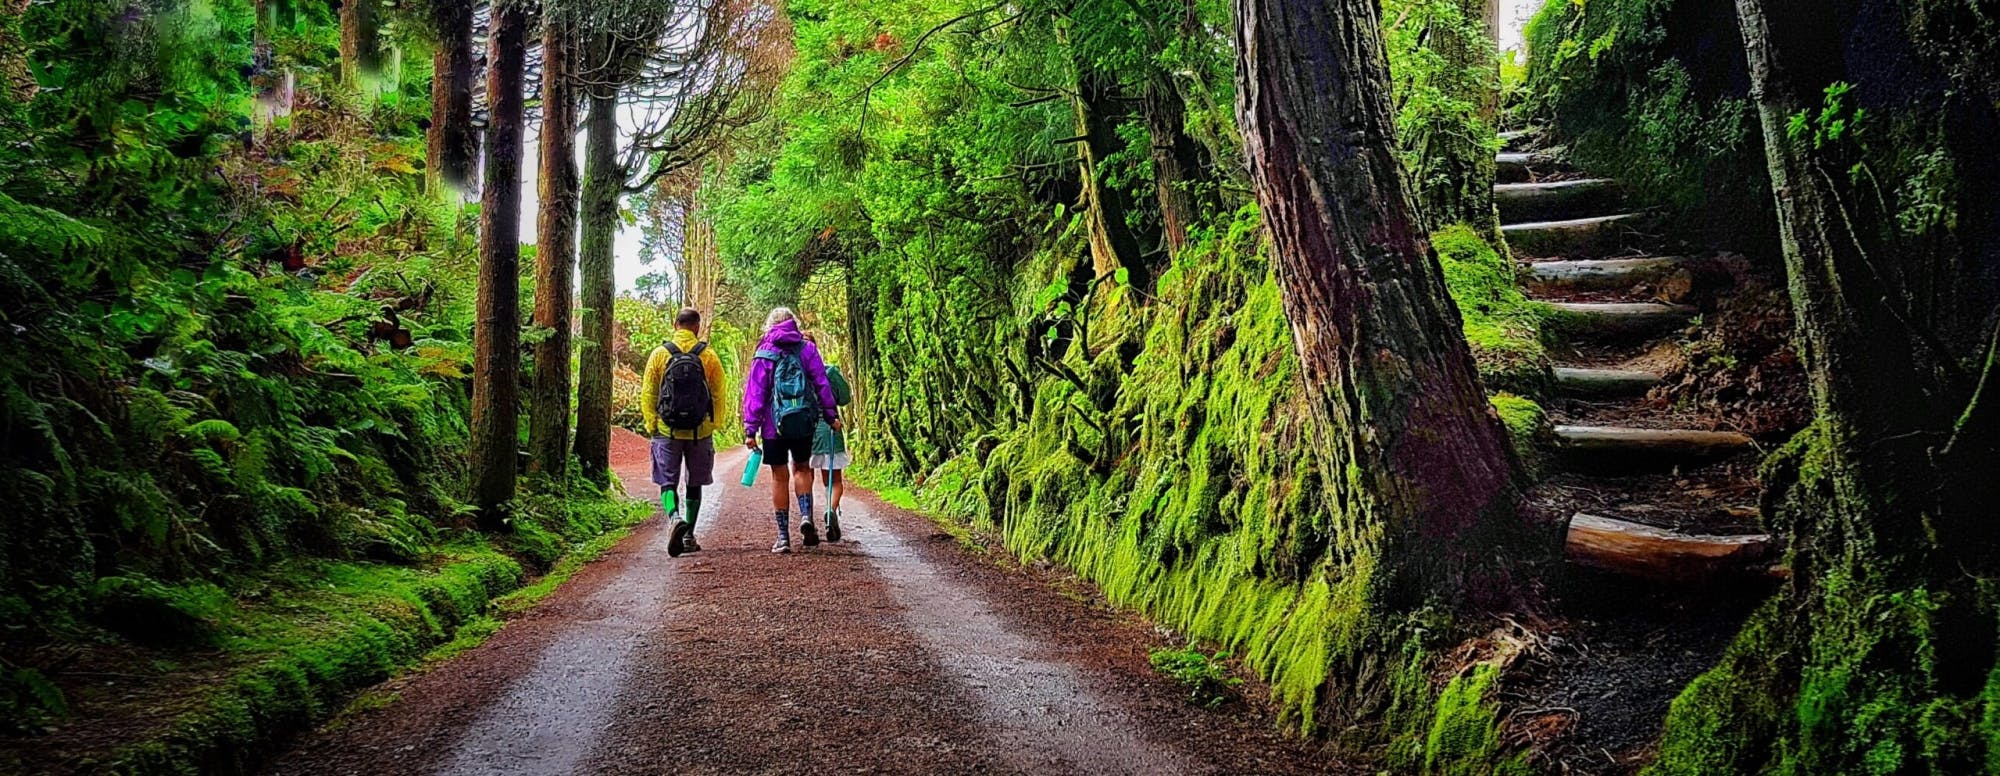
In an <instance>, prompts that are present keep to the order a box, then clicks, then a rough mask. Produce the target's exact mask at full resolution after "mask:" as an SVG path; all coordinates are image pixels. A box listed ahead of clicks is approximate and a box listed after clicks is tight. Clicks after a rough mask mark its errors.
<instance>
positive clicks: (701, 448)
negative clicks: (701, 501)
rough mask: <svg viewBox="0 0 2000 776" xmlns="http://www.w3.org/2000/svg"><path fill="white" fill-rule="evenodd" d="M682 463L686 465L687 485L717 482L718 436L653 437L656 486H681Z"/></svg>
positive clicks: (654, 480) (654, 479)
mask: <svg viewBox="0 0 2000 776" xmlns="http://www.w3.org/2000/svg"><path fill="white" fill-rule="evenodd" d="M683 463H685V464H686V465H687V484H689V485H707V484H709V483H711V482H714V481H715V437H702V438H700V439H674V438H671V437H653V484H654V485H658V486H660V487H662V488H669V489H671V488H678V487H680V486H681V465H682V464H683Z"/></svg>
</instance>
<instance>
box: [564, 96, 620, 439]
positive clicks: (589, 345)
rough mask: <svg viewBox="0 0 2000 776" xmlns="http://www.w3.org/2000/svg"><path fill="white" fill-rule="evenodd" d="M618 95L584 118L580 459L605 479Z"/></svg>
mask: <svg viewBox="0 0 2000 776" xmlns="http://www.w3.org/2000/svg"><path fill="white" fill-rule="evenodd" d="M617 114H618V97H617V95H616V93H615V92H614V93H611V94H593V95H591V97H590V115H589V116H588V117H587V118H585V119H584V140H583V252H582V254H581V255H580V256H579V259H578V264H579V266H580V267H581V269H582V272H581V276H582V277H581V283H582V284H583V289H582V290H583V298H582V302H583V309H582V310H581V314H582V317H583V342H582V343H581V345H580V346H579V350H578V352H577V379H576V459H577V465H579V466H581V467H583V471H584V473H586V474H588V475H589V476H591V477H602V476H604V473H605V472H607V471H609V469H610V465H611V358H612V342H611V329H612V318H611V304H612V297H613V295H614V292H615V291H616V286H617V284H618V279H617V277H616V275H615V274H614V272H613V258H614V257H613V251H614V249H615V240H616V238H617V235H618V195H619V192H620V191H622V190H623V188H624V186H625V175H624V168H623V167H621V166H619V164H618V158H617V156H618V119H617Z"/></svg>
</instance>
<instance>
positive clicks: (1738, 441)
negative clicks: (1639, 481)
mask: <svg viewBox="0 0 2000 776" xmlns="http://www.w3.org/2000/svg"><path fill="white" fill-rule="evenodd" d="M1555 438H1556V452H1557V453H1558V454H1559V455H1560V456H1561V458H1562V460H1563V462H1564V463H1565V464H1567V465H1568V468H1570V469H1572V470H1575V471H1586V472H1601V473H1630V472H1638V471H1663V470H1669V469H1674V468H1679V467H1687V466H1696V465H1700V464H1704V463H1710V462H1713V461H1716V460H1720V459H1723V458H1727V457H1729V456H1732V455H1735V454H1737V453H1741V452H1744V451H1747V450H1749V449H1751V440H1750V437H1747V436H1744V435H1742V434H1738V433H1736V432H1734V431H1693V430H1689V429H1660V428H1627V427H1623V426H1569V425H1559V426H1556V427H1555Z"/></svg>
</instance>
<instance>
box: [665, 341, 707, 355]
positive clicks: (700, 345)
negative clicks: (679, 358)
mask: <svg viewBox="0 0 2000 776" xmlns="http://www.w3.org/2000/svg"><path fill="white" fill-rule="evenodd" d="M668 347H672V346H671V345H669V346H668ZM707 349H708V343H707V342H697V343H694V350H690V351H688V355H691V356H699V355H701V352H702V351H704V350H707Z"/></svg>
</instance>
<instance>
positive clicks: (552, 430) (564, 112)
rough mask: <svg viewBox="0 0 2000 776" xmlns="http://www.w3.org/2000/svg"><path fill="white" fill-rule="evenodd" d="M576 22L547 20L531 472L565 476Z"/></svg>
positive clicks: (573, 254) (573, 249)
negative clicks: (541, 334) (538, 333)
mask: <svg viewBox="0 0 2000 776" xmlns="http://www.w3.org/2000/svg"><path fill="white" fill-rule="evenodd" d="M576 43H577V41H576V25H575V24H574V23H573V22H569V21H567V20H565V19H561V18H549V19H545V20H544V21H543V29H542V134H541V149H540V150H541V153H540V154H539V157H538V158H539V162H540V164H541V169H540V174H538V175H537V176H536V178H537V183H538V185H539V186H540V192H539V193H540V205H541V211H540V212H539V213H537V214H536V219H535V237H536V240H537V244H536V248H535V314H534V322H535V326H536V327H537V328H539V329H543V330H546V332H547V334H546V335H545V336H544V338H543V339H542V340H541V341H539V342H537V343H535V384H534V395H533V396H532V397H531V401H530V403H529V417H528V470H529V471H531V472H538V473H543V474H551V475H560V474H562V472H563V469H564V468H566V467H567V464H568V462H569V415H570V406H569V397H570V322H571V310H570V308H571V306H572V302H573V299H574V297H575V296H576V291H575V275H576V218H577V187H578V186H579V185H580V181H578V179H577V173H576V111H577V91H576V77H575V72H574V71H575V67H576Z"/></svg>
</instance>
